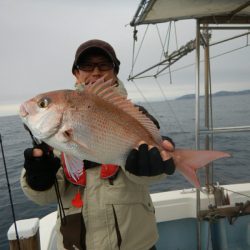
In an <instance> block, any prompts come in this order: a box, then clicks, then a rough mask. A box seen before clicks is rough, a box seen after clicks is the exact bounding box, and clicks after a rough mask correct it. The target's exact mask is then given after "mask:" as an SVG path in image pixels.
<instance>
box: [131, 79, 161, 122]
mask: <svg viewBox="0 0 250 250" xmlns="http://www.w3.org/2000/svg"><path fill="white" fill-rule="evenodd" d="M132 82H133V83H134V85H135V87H136V89H137V91H138V93H140V95H141V96H142V98H143V99H144V101H145V103H146V104H147V105H148V106H149V107H150V109H151V111H152V112H153V114H156V116H157V119H158V121H159V122H160V123H161V124H164V123H163V121H162V120H161V118H160V116H159V115H157V111H156V110H155V109H154V108H153V106H152V105H151V103H150V102H149V101H148V100H147V98H146V96H145V95H144V94H143V93H142V91H141V90H140V89H139V87H138V86H137V84H136V83H135V82H134V81H132Z"/></svg>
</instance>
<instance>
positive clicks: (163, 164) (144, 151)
mask: <svg viewBox="0 0 250 250" xmlns="http://www.w3.org/2000/svg"><path fill="white" fill-rule="evenodd" d="M125 169H126V170H127V171H128V172H130V173H132V174H134V175H137V176H156V175H160V174H163V173H165V174H167V175H172V174H173V173H174V171H175V164H174V161H173V159H172V158H170V159H169V160H166V161H163V160H162V158H161V155H160V152H159V150H158V149H157V148H156V147H153V148H151V149H150V150H148V145H147V144H141V145H140V146H139V148H138V150H136V149H132V151H131V152H130V153H129V155H128V158H127V160H126V164H125Z"/></svg>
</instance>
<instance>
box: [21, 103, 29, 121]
mask: <svg viewBox="0 0 250 250" xmlns="http://www.w3.org/2000/svg"><path fill="white" fill-rule="evenodd" d="M19 114H20V116H21V117H22V118H25V117H26V116H27V115H28V114H29V113H28V111H27V109H26V107H25V105H24V104H21V106H20V108H19Z"/></svg>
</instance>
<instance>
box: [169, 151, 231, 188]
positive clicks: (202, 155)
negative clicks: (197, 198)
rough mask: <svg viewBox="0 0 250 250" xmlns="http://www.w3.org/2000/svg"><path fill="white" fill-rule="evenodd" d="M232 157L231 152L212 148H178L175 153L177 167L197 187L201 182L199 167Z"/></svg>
mask: <svg viewBox="0 0 250 250" xmlns="http://www.w3.org/2000/svg"><path fill="white" fill-rule="evenodd" d="M224 157H230V154H228V153H226V152H221V151H212V150H184V149H176V150H175V151H174V153H173V158H174V162H175V165H176V168H177V169H178V170H179V171H180V172H181V173H182V174H183V175H184V177H185V178H186V179H187V180H188V181H189V182H191V183H192V184H193V185H194V186H195V187H196V188H200V182H199V179H198V177H197V175H196V171H197V169H198V168H201V167H204V166H205V165H207V164H208V163H210V162H212V161H214V160H217V159H220V158H224Z"/></svg>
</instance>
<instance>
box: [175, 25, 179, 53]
mask: <svg viewBox="0 0 250 250" xmlns="http://www.w3.org/2000/svg"><path fill="white" fill-rule="evenodd" d="M175 23H176V22H174V33H175V43H176V50H178V49H179V46H178V41H177V29H176V24H175Z"/></svg>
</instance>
